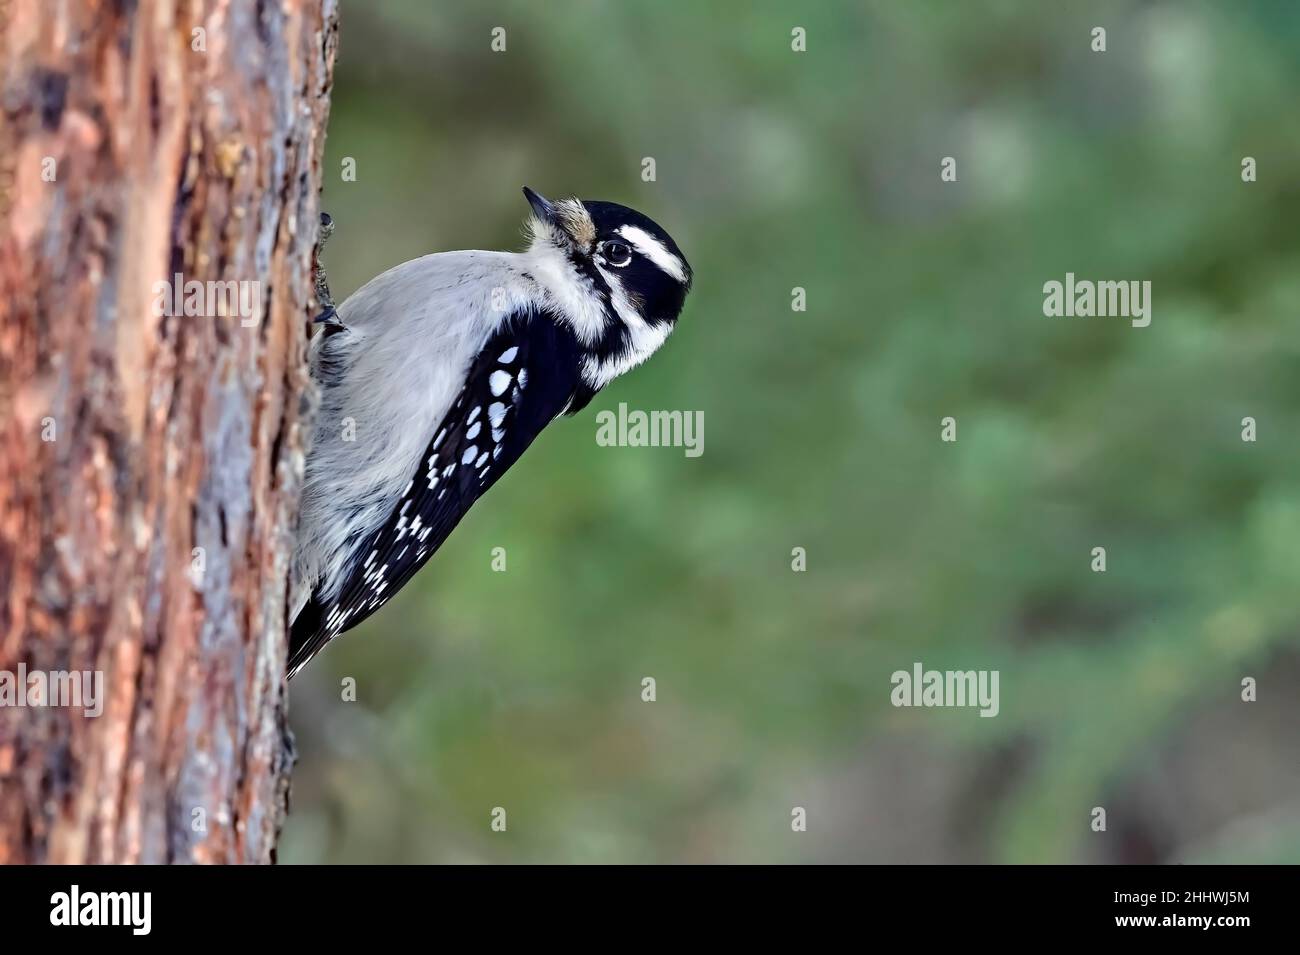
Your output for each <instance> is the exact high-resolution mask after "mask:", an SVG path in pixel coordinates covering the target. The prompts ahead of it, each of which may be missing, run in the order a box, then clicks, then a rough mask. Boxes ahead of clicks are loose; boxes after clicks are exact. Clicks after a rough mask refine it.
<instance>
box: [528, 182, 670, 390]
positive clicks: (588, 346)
mask: <svg viewBox="0 0 1300 955" xmlns="http://www.w3.org/2000/svg"><path fill="white" fill-rule="evenodd" d="M524 196H525V197H527V199H528V202H529V205H531V206H532V209H533V215H532V217H531V219H530V220H529V223H528V233H529V235H530V237H531V241H530V244H529V248H528V251H527V252H526V253H525V254H526V256H527V257H528V259H529V267H530V269H531V271H532V274H533V276H534V278H535V279H536V280H537V281H538V283H539V284H540V285H542V287H543V288H544V289H545V290H546V291H547V293H548V295H549V297H550V298H551V300H552V303H553V305H554V306H555V310H556V312H557V314H558V315H559V316H560V317H561V318H562V319H564V320H565V321H567V322H568V323H569V324H570V325H571V326H572V327H573V330H574V333H575V335H576V337H577V339H578V342H579V344H580V346H581V347H582V348H583V349H584V350H585V351H586V353H587V357H586V361H585V363H584V374H585V376H586V377H587V379H588V382H589V384H590V385H591V386H592V387H593V388H594V389H596V390H599V389H600V388H601V387H603V386H604V385H605V384H607V383H608V382H609V381H610V380H612V379H613V378H616V377H618V376H619V375H621V374H623V372H625V371H627V370H628V369H630V368H633V367H635V366H636V365H639V364H640V363H641V362H643V361H645V360H646V359H647V358H649V357H650V356H651V355H652V354H654V352H655V351H656V350H657V349H658V348H659V346H660V345H662V344H663V343H664V341H665V340H666V339H667V337H668V334H669V332H671V331H672V329H673V326H674V324H675V323H676V321H677V318H678V316H679V315H680V314H681V311H682V306H683V304H684V303H685V301H686V293H687V292H689V291H690V288H691V278H692V273H691V267H690V265H689V264H688V263H687V261H686V257H685V256H683V255H682V252H681V249H679V248H678V247H677V243H676V242H674V241H673V239H672V236H670V235H669V234H668V233H667V232H665V231H664V230H663V229H662V228H660V227H659V225H658V224H656V223H655V222H654V221H653V220H651V219H649V218H648V217H646V216H644V215H642V214H641V213H639V212H637V211H636V210H635V209H629V208H628V207H627V206H622V205H619V204H618V203H615V202H600V201H596V200H591V199H576V198H569V199H557V200H555V201H552V200H550V199H547V198H545V197H544V196H541V195H539V194H538V193H536V192H534V191H533V190H532V189H529V188H527V187H524Z"/></svg>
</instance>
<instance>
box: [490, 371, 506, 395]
mask: <svg viewBox="0 0 1300 955" xmlns="http://www.w3.org/2000/svg"><path fill="white" fill-rule="evenodd" d="M488 387H489V388H491V389H492V394H493V395H499V394H501V392H503V391H505V390H506V389H507V388H509V387H510V375H509V374H508V373H506V372H504V371H494V372H492V374H491V375H489V376H488Z"/></svg>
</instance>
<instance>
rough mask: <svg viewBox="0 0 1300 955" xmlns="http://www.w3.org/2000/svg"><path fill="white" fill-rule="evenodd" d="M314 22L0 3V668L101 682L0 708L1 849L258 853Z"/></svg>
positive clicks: (329, 37) (313, 107) (279, 626)
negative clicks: (249, 306) (214, 307)
mask: <svg viewBox="0 0 1300 955" xmlns="http://www.w3.org/2000/svg"><path fill="white" fill-rule="evenodd" d="M334 20H335V10H334V0H275V2H256V0H194V2H185V0H138V2H125V0H117V2H110V0H69V2H67V3H61V4H48V3H45V2H43V0H0V110H2V111H3V112H0V448H2V449H3V450H2V451H0V671H8V672H10V673H13V672H15V671H16V670H17V668H18V666H19V665H20V664H22V665H24V666H25V667H26V668H27V669H28V670H29V671H32V670H36V671H81V670H99V671H102V673H103V675H104V691H105V699H104V709H103V713H102V715H100V716H98V717H89V716H86V715H84V714H83V712H82V711H81V710H79V709H75V708H70V707H36V708H33V707H26V708H18V707H15V706H0V862H175V861H195V862H259V861H266V860H268V859H270V858H272V857H273V853H274V847H275V840H276V837H277V835H278V831H279V827H280V823H281V820H282V817H283V812H284V804H285V794H286V792H287V785H288V772H289V768H290V765H291V763H292V756H291V746H290V744H289V743H288V742H287V740H288V737H287V733H286V731H285V715H284V708H285V691H284V684H283V681H282V678H281V676H282V672H283V665H284V654H285V643H284V634H285V629H286V623H287V621H286V619H285V617H286V596H287V573H288V558H289V554H290V551H291V538H292V533H293V522H294V516H295V514H296V511H297V498H298V486H299V480H300V474H301V469H302V454H303V439H304V436H305V423H304V420H303V414H304V404H303V401H302V398H303V395H304V393H305V388H306V374H305V363H304V355H305V345H306V328H307V318H308V317H309V315H310V310H311V308H312V307H313V300H312V296H313V285H312V280H311V258H312V246H313V244H314V242H315V238H316V233H317V222H318V211H317V197H318V192H319V181H320V162H321V154H322V144H323V139H324V129H325V122H326V118H327V115H328V108H329V97H328V94H329V86H330V78H331V72H332V67H333V59H334V49H335V37H336V32H335V22H334ZM196 29H201V30H202V31H203V32H202V33H201V34H196V33H195V32H194V31H195V30H196ZM199 46H202V47H204V48H203V49H197V48H196V47H199ZM46 157H49V158H50V159H52V160H53V162H54V166H53V169H54V179H53V181H47V179H48V173H49V170H50V164H49V162H47V160H46ZM43 172H44V173H45V174H46V175H45V176H44V177H43ZM176 273H180V274H181V275H182V276H183V280H185V281H189V280H198V281H200V282H205V281H209V280H234V281H243V282H258V283H261V284H260V292H261V303H260V304H261V308H260V310H259V313H257V314H255V315H254V318H253V321H252V322H251V324H249V325H245V324H243V323H242V322H241V319H240V317H238V316H235V315H226V314H208V315H199V316H195V315H189V316H186V315H179V316H174V315H165V314H164V315H157V314H156V309H155V298H156V295H155V292H156V289H155V283H158V282H160V281H163V282H170V281H172V280H173V277H174V275H175V274H176ZM248 288H250V289H252V288H254V287H253V286H249V287H248ZM51 429H53V430H52V432H51ZM51 438H52V440H51ZM195 548H201V551H200V552H199V553H201V554H202V555H203V563H204V568H203V570H202V573H199V572H197V571H196V570H194V565H195V563H196V557H195V554H196V551H195Z"/></svg>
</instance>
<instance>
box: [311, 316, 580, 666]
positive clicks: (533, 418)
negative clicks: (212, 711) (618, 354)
mask: <svg viewBox="0 0 1300 955" xmlns="http://www.w3.org/2000/svg"><path fill="white" fill-rule="evenodd" d="M580 361H581V356H580V353H579V349H578V345H577V342H576V340H575V339H574V337H573V334H572V333H571V332H570V331H568V330H567V328H566V327H564V326H562V325H560V324H558V323H557V322H555V321H554V320H553V319H552V318H551V317H550V316H549V315H547V314H545V313H540V312H535V311H531V310H530V311H527V312H520V313H516V314H514V315H511V316H510V317H508V318H507V319H505V320H504V321H503V322H502V323H501V325H500V326H499V328H498V329H497V331H496V332H495V333H494V334H493V335H492V337H491V338H490V339H489V340H488V343H487V345H486V346H485V347H484V348H483V350H482V351H481V352H480V353H479V354H478V356H477V358H475V360H474V361H473V363H472V364H471V366H470V370H469V374H468V376H467V378H466V380H465V386H464V388H463V389H462V390H461V392H460V394H459V395H458V396H457V398H456V399H455V400H454V401H453V402H452V405H451V408H449V409H448V411H447V413H446V415H445V416H444V417H443V420H442V421H441V422H440V423H439V425H438V428H437V431H436V432H435V433H434V435H433V438H432V439H431V440H430V442H429V445H428V447H427V448H425V451H424V454H423V456H422V458H421V461H420V466H419V468H418V470H417V471H416V473H415V474H414V475H412V476H411V480H410V482H409V483H408V484H407V486H406V489H405V491H404V492H403V494H402V496H401V497H400V498H399V499H398V501H397V504H396V505H395V506H394V508H393V511H392V512H391V513H390V515H389V517H388V520H387V522H386V523H385V524H384V526H383V527H382V528H381V529H380V530H379V531H377V532H376V533H374V534H372V535H371V537H370V539H369V540H368V541H367V543H366V544H365V546H364V547H360V548H358V549H357V551H356V553H355V555H354V558H353V560H352V563H351V566H350V567H349V568H348V569H347V570H346V571H345V577H346V580H345V583H344V584H343V586H342V589H341V590H339V591H338V595H337V597H335V598H334V599H332V600H329V601H327V602H326V603H322V602H319V601H318V600H317V595H316V594H313V595H312V598H311V599H310V600H309V601H308V602H307V605H306V606H305V607H304V608H303V609H302V611H301V612H300V613H299V614H298V616H297V618H296V619H295V620H294V623H293V628H292V631H291V633H290V638H289V665H288V670H289V675H290V676H291V677H292V676H293V675H294V674H295V673H296V672H297V671H298V670H299V669H301V668H302V667H303V666H304V665H305V664H306V663H307V661H308V660H310V659H311V658H312V657H313V656H314V655H315V654H316V653H317V652H318V651H319V650H320V649H321V648H322V647H323V646H325V644H326V643H328V642H329V641H330V640H332V639H333V638H334V637H336V636H338V635H339V634H340V633H342V632H343V631H345V630H350V629H351V628H352V627H355V626H356V625H357V624H359V623H360V622H361V621H362V620H364V619H365V618H366V617H368V616H370V614H372V613H374V612H375V611H376V610H378V609H379V608H380V607H382V606H383V605H384V604H385V603H386V602H387V601H388V600H389V599H390V598H391V597H392V596H393V594H395V593H397V591H399V590H401V589H402V586H403V585H404V584H405V583H406V582H407V581H408V580H410V579H411V576H412V575H413V574H414V573H415V572H416V571H417V570H419V569H420V567H421V566H423V564H424V562H425V561H426V560H428V559H429V558H430V557H431V556H432V555H433V554H434V553H436V552H437V550H438V548H439V547H441V546H442V542H443V541H445V540H446V539H447V536H448V535H449V534H450V533H451V532H452V530H453V529H454V528H455V527H456V525H457V524H458V523H459V522H460V519H461V518H462V517H464V516H465V513H466V512H467V511H468V510H469V509H470V508H471V507H472V506H473V505H474V502H475V501H477V500H478V499H479V498H480V497H481V496H482V495H483V494H484V492H486V491H487V489H488V488H490V487H491V486H492V485H493V484H495V483H496V481H497V479H498V478H499V477H500V476H501V475H502V474H504V473H505V472H506V470H507V469H508V468H509V467H510V466H511V465H512V464H514V463H515V461H517V460H518V459H519V456H520V455H521V454H523V453H524V451H525V450H526V449H527V448H528V446H529V445H530V444H531V443H532V441H533V439H534V438H536V437H537V435H538V434H539V433H540V432H541V431H542V429H543V428H545V427H546V426H547V425H548V424H550V423H551V421H552V420H553V419H554V418H555V417H556V416H557V415H559V414H560V413H561V412H564V411H569V412H570V413H572V412H574V411H577V410H579V409H580V408H581V407H583V406H584V405H586V404H587V402H588V401H590V400H591V397H592V391H591V390H590V388H588V387H587V385H586V383H585V382H584V380H583V378H582V376H581V374H580V371H579V362H580Z"/></svg>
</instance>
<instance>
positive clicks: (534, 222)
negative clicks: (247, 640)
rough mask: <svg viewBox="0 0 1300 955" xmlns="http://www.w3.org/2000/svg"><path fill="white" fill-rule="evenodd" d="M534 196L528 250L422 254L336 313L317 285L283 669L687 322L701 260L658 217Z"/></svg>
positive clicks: (392, 585)
mask: <svg viewBox="0 0 1300 955" xmlns="http://www.w3.org/2000/svg"><path fill="white" fill-rule="evenodd" d="M524 195H525V196H526V197H527V199H528V202H529V203H530V204H531V206H532V211H533V214H532V216H531V217H530V219H529V221H528V224H527V227H526V230H527V234H528V236H529V243H528V247H527V249H526V250H525V251H523V252H520V253H512V252H478V251H473V252H443V253H439V254H436V255H426V256H424V257H423V258H418V259H413V260H411V261H409V262H404V263H403V264H401V265H399V266H397V267H396V268H392V269H389V270H388V271H387V272H385V273H383V274H382V275H380V276H378V277H377V278H374V279H371V280H370V281H369V282H367V283H366V284H365V285H364V286H362V288H361V289H359V290H358V291H357V292H356V293H354V294H353V295H352V296H351V297H349V298H348V299H347V300H346V301H345V302H343V304H341V305H339V306H338V307H337V309H335V308H334V307H332V305H330V300H329V298H328V292H327V290H325V289H324V286H323V283H322V285H321V286H320V288H321V291H322V292H323V293H324V294H322V295H321V298H322V302H323V304H324V305H325V306H327V307H326V309H325V311H324V312H323V313H322V315H321V316H320V318H318V319H317V321H318V323H319V324H320V327H319V329H318V331H317V332H316V334H315V335H314V337H313V338H312V342H311V369H312V376H313V378H314V379H315V381H316V384H317V387H318V389H319V393H320V402H319V407H318V411H317V417H316V425H315V430H314V434H313V439H312V443H311V447H310V449H309V451H308V454H307V462H306V473H305V476H304V484H303V492H302V510H301V513H300V517H299V529H298V540H297V548H296V550H295V554H294V565H293V578H292V579H293V595H292V600H293V604H294V606H293V612H294V622H293V627H292V631H291V634H290V641H289V662H288V671H289V676H290V677H292V676H293V675H294V674H295V673H297V672H298V671H299V670H300V669H302V667H303V666H304V665H305V664H306V663H307V661H308V660H310V659H311V658H312V657H313V656H314V655H315V654H316V653H317V652H318V651H319V650H320V649H321V648H322V647H323V646H324V645H325V644H326V643H328V642H329V641H330V640H332V639H333V638H334V637H336V636H338V635H339V634H340V633H342V632H343V631H345V630H349V629H351V628H352V627H355V626H356V625H357V624H359V623H360V622H361V621H362V620H364V619H365V618H366V617H368V616H369V615H370V614H372V613H374V611H375V610H377V609H378V608H379V607H381V606H382V605H383V604H384V603H385V602H386V601H387V600H388V599H389V598H391V597H392V596H393V594H395V593H396V592H397V591H398V590H400V589H401V588H402V586H403V585H404V584H405V583H406V582H407V581H408V580H410V578H411V576H412V575H413V574H414V573H415V572H416V571H417V570H419V568H420V567H421V566H422V565H423V564H424V562H425V561H426V560H428V559H429V558H430V557H431V556H432V555H433V554H434V553H435V552H436V551H437V550H438V548H439V547H441V546H442V542H443V541H444V540H446V539H447V536H448V535H449V534H450V533H451V532H452V530H453V529H454V528H455V526H456V524H457V523H458V522H459V521H460V519H461V518H462V517H463V516H464V515H465V513H466V512H467V511H468V510H469V509H470V507H472V506H473V505H474V502H475V501H477V500H478V499H479V498H480V497H481V496H482V495H483V494H484V493H485V492H486V491H487V489H488V488H490V487H491V486H492V485H493V484H494V483H496V481H497V480H498V479H499V478H500V477H501V475H502V474H504V473H505V471H506V470H507V469H508V468H509V467H510V466H511V465H513V464H514V463H515V461H517V460H518V459H519V456H520V455H521V454H523V453H524V451H525V449H527V447H528V446H529V445H530V444H531V443H532V441H533V439H534V438H536V437H537V435H538V434H539V433H540V432H541V431H542V429H543V428H545V427H546V426H547V425H548V424H550V423H551V421H552V420H554V419H555V418H556V417H558V416H559V415H561V414H570V415H571V414H574V413H576V412H578V411H580V410H582V408H583V407H585V406H586V404H587V403H588V402H589V401H591V399H592V397H593V396H594V395H595V394H596V393H597V392H598V391H600V390H601V388H603V387H604V386H605V385H607V384H609V382H610V381H612V380H613V379H615V378H617V377H618V376H619V375H621V374H623V373H624V372H626V371H628V370H629V369H631V368H634V367H636V366H637V365H639V364H640V363H641V362H643V361H645V360H646V359H647V358H649V357H650V356H651V355H653V354H654V353H655V351H657V350H658V348H659V346H661V345H662V344H663V343H664V341H665V339H667V337H668V334H669V332H671V331H672V329H673V326H674V324H675V323H676V321H677V317H678V315H679V314H680V312H681V310H682V304H683V302H684V301H685V299H686V293H687V292H688V291H689V289H690V287H691V268H690V266H689V265H688V264H687V262H686V259H685V257H684V256H683V255H682V253H681V250H680V249H678V247H677V244H676V243H675V242H674V241H673V240H672V238H671V237H670V236H669V235H668V234H667V233H666V232H664V230H663V229H661V228H659V226H657V225H656V224H655V223H654V222H652V221H651V220H650V219H648V218H646V217H645V216H643V215H641V214H640V213H639V212H636V211H634V210H632V209H629V208H627V207H626V206H621V205H618V204H616V203H612V202H595V201H589V200H579V199H561V200H557V201H555V202H551V201H549V200H547V199H545V198H543V197H542V196H540V195H538V194H537V193H535V192H533V191H532V190H531V189H527V188H525V189H524ZM323 223H324V225H325V227H326V232H325V234H328V231H329V228H330V227H332V223H330V222H328V220H323Z"/></svg>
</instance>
